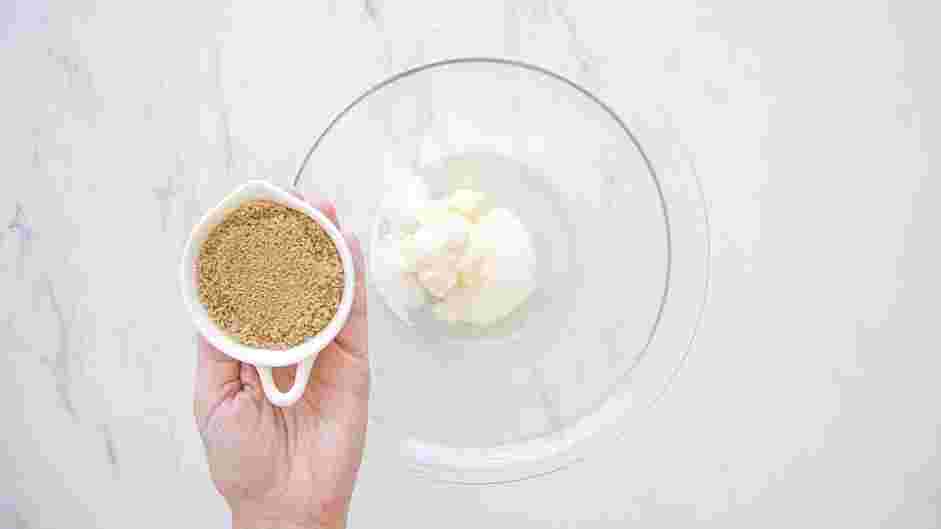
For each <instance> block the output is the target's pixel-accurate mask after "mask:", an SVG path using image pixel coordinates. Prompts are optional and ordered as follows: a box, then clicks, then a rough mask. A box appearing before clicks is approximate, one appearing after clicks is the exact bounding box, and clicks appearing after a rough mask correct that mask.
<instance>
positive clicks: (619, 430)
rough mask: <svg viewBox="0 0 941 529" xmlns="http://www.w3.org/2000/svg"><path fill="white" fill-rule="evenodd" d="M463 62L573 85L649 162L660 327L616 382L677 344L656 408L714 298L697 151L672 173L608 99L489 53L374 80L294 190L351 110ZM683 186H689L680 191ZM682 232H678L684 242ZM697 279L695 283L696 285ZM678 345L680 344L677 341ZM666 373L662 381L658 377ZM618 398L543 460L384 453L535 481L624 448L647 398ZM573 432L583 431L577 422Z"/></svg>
mask: <svg viewBox="0 0 941 529" xmlns="http://www.w3.org/2000/svg"><path fill="white" fill-rule="evenodd" d="M462 64H469V65H490V66H506V67H516V68H519V69H522V70H527V71H530V72H532V73H536V74H541V75H542V76H545V77H546V78H549V79H551V80H555V81H558V82H561V83H563V84H564V85H567V86H569V87H570V88H572V89H574V90H575V91H576V92H577V93H580V94H581V95H582V96H584V97H586V98H587V99H588V101H590V102H593V103H595V104H596V105H597V106H598V107H599V108H601V109H602V110H603V111H604V113H605V114H607V115H608V116H609V117H610V118H611V119H612V120H614V122H615V123H616V124H617V125H618V127H619V128H620V129H621V130H622V131H623V132H624V134H626V136H627V138H628V139H629V140H630V142H631V144H632V145H633V146H634V148H636V149H637V153H638V154H639V155H640V156H641V158H642V160H643V163H644V164H645V166H646V168H647V171H648V173H649V175H650V177H651V178H652V180H653V183H654V185H655V187H656V190H657V194H658V198H659V201H660V207H661V211H662V215H663V219H664V223H665V227H666V233H665V235H666V257H667V262H666V277H665V281H664V286H663V292H662V296H661V300H660V306H659V308H658V311H657V314H656V318H655V322H654V324H653V325H652V327H651V331H650V334H649V336H648V338H647V340H646V343H645V345H644V347H643V348H642V349H641V351H640V352H639V353H637V354H636V355H635V356H634V359H633V361H632V362H631V364H630V365H629V367H628V368H627V370H626V371H625V373H624V376H623V377H620V378H621V379H622V380H621V381H620V382H617V383H616V384H615V385H616V386H620V385H622V384H623V379H629V378H631V373H632V371H633V370H634V369H635V368H636V367H637V366H638V365H639V364H641V361H642V360H643V359H644V357H646V356H648V355H647V352H648V350H649V349H650V348H651V346H652V345H653V342H654V341H658V342H660V341H662V342H665V343H666V342H670V343H671V345H669V346H668V348H669V351H666V352H669V354H668V355H666V356H668V357H670V358H665V359H663V360H660V359H657V360H656V361H655V362H654V364H655V367H652V369H654V370H655V371H656V372H657V375H658V378H657V379H656V380H651V384H646V385H645V390H646V391H648V394H649V391H650V390H653V397H652V398H649V399H648V398H645V399H642V401H643V402H644V403H646V404H647V405H648V406H653V405H654V404H656V403H657V402H659V401H660V400H661V399H662V397H663V395H664V394H665V393H666V392H667V391H668V389H669V388H670V387H671V386H672V384H673V382H674V381H675V380H676V378H677V377H678V375H679V373H680V371H681V370H682V368H683V366H684V365H685V364H686V362H687V359H688V356H689V354H690V352H691V351H692V349H693V346H694V342H695V339H696V337H697V334H698V332H699V330H700V328H701V326H702V321H703V318H704V315H705V309H706V305H707V301H708V298H709V295H710V292H711V280H710V279H711V266H710V263H711V255H712V249H711V246H712V245H711V226H710V221H709V208H708V204H707V202H706V200H705V193H704V190H703V186H702V182H701V179H700V177H699V173H698V171H697V169H696V164H695V161H694V158H693V154H692V152H691V151H689V150H688V149H687V148H686V147H685V146H684V145H683V144H682V143H679V142H678V141H677V142H676V143H675V144H673V143H671V145H672V146H673V147H675V148H678V150H677V151H676V152H675V154H671V155H670V156H671V158H670V159H669V162H668V163H669V164H670V165H669V168H667V167H665V166H663V163H662V162H663V160H661V156H662V155H663V154H664V153H662V152H660V151H659V150H657V149H653V150H651V151H648V150H646V149H645V148H644V146H643V145H641V143H640V142H639V141H638V139H637V137H636V136H635V134H634V132H633V131H632V130H631V128H630V127H628V125H627V123H626V122H625V120H624V119H622V118H621V116H620V115H619V114H618V113H617V111H615V110H614V108H613V107H612V106H610V105H609V104H607V103H606V102H605V101H604V100H602V99H601V98H600V97H599V96H597V95H595V94H594V93H592V92H591V91H590V90H588V89H586V88H584V87H583V86H581V85H579V84H578V83H576V82H575V81H573V80H571V79H569V78H568V77H566V76H564V75H561V74H559V73H556V72H554V71H552V70H549V69H547V68H544V67H542V66H538V65H535V64H531V63H528V62H525V61H521V60H515V59H507V58H501V57H486V56H470V57H458V58H451V59H446V60H439V61H434V62H429V63H425V64H421V65H417V66H414V67H411V68H407V69H405V70H402V71H400V72H399V73H396V74H393V75H391V76H389V77H387V78H385V79H383V80H381V81H379V82H378V83H375V84H374V85H372V86H370V87H369V88H367V89H366V90H365V91H364V92H362V93H361V94H360V95H359V96H357V97H356V98H355V99H353V100H352V101H351V102H350V103H349V104H347V105H346V106H345V107H344V108H343V109H341V110H340V111H339V112H338V113H337V114H336V115H335V116H334V117H333V119H332V120H331V121H330V122H329V123H328V124H327V126H326V127H325V128H323V129H322V130H321V132H320V133H319V134H318V135H317V136H316V139H315V141H314V142H313V144H312V145H311V147H310V148H309V149H308V150H307V152H306V154H305V156H304V158H303V160H302V162H301V164H300V166H299V167H298V170H297V173H296V174H295V177H294V180H293V183H294V185H295V187H296V186H298V185H299V184H300V182H301V178H302V177H303V176H304V173H305V172H306V171H307V170H308V165H309V164H310V162H311V159H312V157H313V154H314V152H315V151H317V150H318V148H319V147H320V145H321V143H322V142H323V140H324V138H326V137H327V136H328V135H329V134H330V132H331V131H332V130H333V129H334V128H335V126H336V125H337V124H338V123H339V122H340V121H341V120H342V119H343V118H344V117H345V116H346V115H347V114H349V113H351V112H352V111H353V110H354V109H355V108H357V107H358V106H359V105H360V103H362V102H363V100H364V99H367V98H368V97H370V96H371V95H373V94H374V93H376V92H378V91H380V90H381V89H383V88H385V87H387V86H389V85H391V84H394V83H396V82H397V81H399V80H402V79H404V78H407V77H410V76H412V75H415V74H418V73H421V72H424V71H426V70H432V69H436V68H441V67H447V66H455V65H462ZM660 111H661V112H662V113H664V115H666V114H665V113H666V111H665V110H664V109H662V108H661V109H660ZM670 140H678V138H675V137H671V138H670ZM654 144H655V146H656V145H659V143H658V142H657V141H654ZM652 154H653V156H652ZM653 158H656V160H657V161H656V162H654V161H653V160H652V159H653ZM674 164H676V165H674ZM661 166H663V167H664V169H665V172H664V173H663V175H661V173H660V172H658V170H657V167H661ZM676 169H679V171H678V172H679V173H683V174H679V175H673V172H674V171H673V170H676ZM664 175H665V176H669V178H670V179H671V181H670V183H669V185H667V186H665V185H664V182H663V181H662V176H664ZM673 178H681V179H686V180H688V181H686V182H682V183H680V185H679V186H678V185H677V183H678V182H673V181H672V179H673ZM678 188H683V189H682V190H679V189H678ZM665 189H666V191H665ZM667 195H669V196H670V197H671V200H668V199H667ZM675 195H677V196H678V195H688V198H689V199H690V200H691V202H690V204H691V205H692V206H691V208H689V210H688V211H687V208H684V207H681V208H679V209H678V210H677V211H674V212H673V213H674V214H676V213H678V215H674V216H676V217H677V218H679V220H680V222H679V224H678V225H676V226H674V224H673V223H672V222H671V208H672V207H673V206H672V202H671V201H672V197H674V196H675ZM689 220H693V221H694V223H693V224H690V225H688V222H687V221H689ZM677 229H678V230H679V232H680V233H678V234H674V231H675V230H677ZM689 234H693V235H692V236H693V237H694V239H696V240H698V242H695V243H692V244H691V242H690V241H692V239H690V240H687V239H688V237H689V236H690V235H689ZM675 235H678V237H677V236H675ZM677 244H679V245H680V249H679V253H680V254H683V255H687V254H689V252H690V251H691V250H692V252H693V254H695V255H697V256H701V257H702V260H699V259H695V258H694V259H686V258H684V262H680V263H676V262H674V258H673V257H674V255H675V254H676V249H675V246H676V245H677ZM686 262H689V263H690V264H689V265H687V264H686ZM691 267H692V268H691ZM687 269H689V270H687ZM690 270H691V271H692V272H693V273H692V275H690V274H689V273H688V272H689V271H690ZM678 271H679V272H680V273H679V275H677V272H678ZM674 276H676V279H679V280H680V281H679V285H675V284H674V283H676V281H673V279H674ZM690 280H692V282H691V281H690ZM690 287H692V288H690ZM674 298H676V299H678V300H680V303H686V302H690V301H691V304H690V305H689V306H688V308H687V309H686V310H682V311H680V312H681V313H682V314H680V315H676V314H675V313H677V311H676V310H673V309H671V310H667V311H666V312H667V314H668V315H667V316H666V317H665V316H664V312H665V307H666V306H667V305H671V306H672V305H673V304H675V303H676V301H671V300H673V299H674ZM670 314H673V315H670ZM678 325H679V328H680V329H681V332H680V333H672V332H671V333H667V334H669V335H670V336H669V337H665V338H663V339H662V340H661V339H659V338H657V337H658V336H660V335H662V334H664V333H662V332H659V331H660V330H661V329H663V328H664V327H666V328H670V329H671V330H672V328H676V327H677V326H678ZM674 334H675V335H674ZM677 340H678V341H679V343H676V342H677ZM662 348H663V346H662V345H659V346H658V349H662ZM661 374H662V375H663V377H659V375H661ZM651 385H652V386H651ZM615 393H616V394H615V397H618V398H613V399H611V400H609V401H608V402H607V403H606V404H605V405H603V406H602V409H601V410H596V411H595V412H594V416H595V418H597V419H599V420H600V422H596V424H595V425H594V426H595V427H594V428H592V430H594V431H592V432H591V434H589V435H587V436H584V435H582V436H577V437H575V438H568V439H567V440H566V442H565V443H563V444H564V445H565V446H562V447H561V449H559V448H560V447H558V446H557V447H554V448H553V449H551V450H549V451H548V452H543V453H542V454H540V455H538V456H537V457H536V458H528V457H517V456H518V455H519V454H512V453H506V452H504V453H498V454H497V457H496V458H494V457H493V456H492V455H489V454H486V455H485V454H483V453H479V454H478V453H474V452H476V450H469V451H466V452H470V453H468V454H462V458H463V456H464V455H468V456H471V457H470V458H469V459H472V460H476V462H477V463H483V464H482V465H480V466H473V465H472V466H467V467H463V466H461V467H453V466H450V465H449V463H448V462H445V461H442V460H440V459H439V458H438V457H437V455H438V454H435V453H434V448H435V447H434V446H423V445H422V444H421V442H420V441H417V440H415V439H404V440H400V442H399V444H398V445H397V446H390V447H385V448H387V449H389V450H390V452H391V453H390V455H393V456H394V455H398V456H400V457H405V458H406V459H410V460H411V465H410V466H411V467H412V470H414V471H416V472H417V473H419V474H422V475H424V476H426V477H428V478H430V479H433V480H437V481H443V482H448V483H456V484H479V485H486V484H497V483H512V482H518V481H523V480H528V479H533V478H537V477H540V476H544V475H547V474H552V473H555V472H558V471H561V470H563V469H565V468H568V467H569V466H571V465H572V464H574V463H576V462H578V461H580V460H582V459H584V458H585V457H586V455H587V454H588V452H589V451H592V449H597V450H600V451H602V452H605V451H608V450H613V449H614V447H616V446H617V445H619V444H620V443H621V442H622V441H623V440H624V439H623V438H622V436H623V434H624V427H625V425H624V420H625V419H626V416H627V415H630V414H632V413H636V412H635V411H633V410H639V409H644V408H646V406H641V407H640V408H638V407H637V406H636V404H640V403H641V401H638V402H637V403H635V405H633V406H632V405H631V403H630V400H631V399H630V398H627V399H626V400H627V401H628V402H616V401H623V400H625V399H623V398H620V397H621V396H623V395H619V394H618V392H615ZM629 408H630V409H631V413H628V410H629ZM592 416H593V415H592V414H591V413H590V414H589V415H588V416H587V417H592ZM373 420H374V419H373V418H372V417H370V421H373ZM569 428H578V427H577V426H576V425H575V424H573V425H571V426H570V427H569ZM602 430H603V431H602ZM484 450H488V451H489V450H490V449H489V448H488V449H484ZM498 452H499V450H498ZM477 456H482V457H477ZM490 463H493V464H495V466H489V465H488V464H490Z"/></svg>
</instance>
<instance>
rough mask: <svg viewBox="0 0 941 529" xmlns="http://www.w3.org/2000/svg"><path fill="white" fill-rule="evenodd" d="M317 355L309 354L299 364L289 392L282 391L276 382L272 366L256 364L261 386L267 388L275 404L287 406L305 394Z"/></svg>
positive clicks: (268, 394)
mask: <svg viewBox="0 0 941 529" xmlns="http://www.w3.org/2000/svg"><path fill="white" fill-rule="evenodd" d="M316 357H317V355H313V356H309V357H307V358H305V359H304V360H301V362H300V363H298V364H297V371H296V373H295V375H294V385H292V386H291V389H290V390H288V392H287V393H282V392H281V390H280V389H278V386H276V385H275V383H274V376H273V375H272V373H271V369H272V368H270V367H265V366H255V369H257V370H258V376H259V377H260V378H261V387H262V388H263V389H264V390H265V395H267V396H268V400H269V401H270V402H271V403H272V404H274V405H275V406H280V407H282V408H283V407H285V406H290V405H291V404H294V403H295V402H297V399H299V398H301V395H303V394H304V389H305V388H307V380H308V379H309V378H310V370H311V368H312V367H314V359H315V358H316Z"/></svg>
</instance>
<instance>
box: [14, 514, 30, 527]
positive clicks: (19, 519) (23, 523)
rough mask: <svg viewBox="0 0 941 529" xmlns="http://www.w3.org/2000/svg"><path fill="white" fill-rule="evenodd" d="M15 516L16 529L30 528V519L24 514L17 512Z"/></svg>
mask: <svg viewBox="0 0 941 529" xmlns="http://www.w3.org/2000/svg"><path fill="white" fill-rule="evenodd" d="M14 516H15V517H16V529H30V527H31V526H30V524H29V521H27V520H26V518H23V515H22V514H20V513H19V512H16V513H15V514H14Z"/></svg>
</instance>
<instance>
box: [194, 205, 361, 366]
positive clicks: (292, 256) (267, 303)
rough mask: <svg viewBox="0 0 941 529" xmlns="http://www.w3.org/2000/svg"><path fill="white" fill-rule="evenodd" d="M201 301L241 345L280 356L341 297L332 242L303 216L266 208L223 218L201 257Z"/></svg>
mask: <svg viewBox="0 0 941 529" xmlns="http://www.w3.org/2000/svg"><path fill="white" fill-rule="evenodd" d="M197 267H198V276H199V299H200V301H201V302H202V303H203V305H205V307H206V309H207V310H208V311H209V317H210V318H211V319H212V321H213V322H215V323H216V325H218V326H219V327H220V328H221V329H223V330H225V331H226V332H228V333H229V335H231V336H232V337H234V338H235V339H237V340H238V341H239V342H240V343H242V344H245V345H250V346H253V347H263V348H268V349H284V348H287V347H292V346H295V345H297V344H299V343H301V342H303V341H304V340H306V339H307V338H310V337H312V336H314V335H316V334H317V333H319V332H320V331H322V330H323V329H324V328H325V327H326V326H327V324H329V323H330V321H331V320H332V319H333V316H334V315H335V314H336V313H337V307H338V306H339V304H340V298H341V296H342V295H343V265H342V263H341V262H340V256H339V254H338V253H337V248H336V246H335V245H334V244H333V241H332V240H331V239H330V236H329V235H327V233H326V232H325V231H324V229H323V228H322V227H320V225H319V224H317V222H316V221H315V220H314V219H312V218H310V217H309V216H307V215H305V214H304V213H302V212H300V211H297V210H295V209H291V208H289V207H287V206H283V205H281V204H277V203H275V202H271V201H267V200H255V201H251V202H246V203H244V204H242V205H241V206H239V207H238V208H237V209H235V210H234V211H232V212H230V213H228V214H227V215H226V216H225V218H224V219H223V220H222V222H221V223H219V224H218V225H217V226H215V227H214V228H212V230H211V231H210V232H209V236H208V238H207V239H206V241H205V242H204V243H203V245H202V247H201V248H200V250H199V262H198V265H197Z"/></svg>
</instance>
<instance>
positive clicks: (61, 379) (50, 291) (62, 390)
mask: <svg viewBox="0 0 941 529" xmlns="http://www.w3.org/2000/svg"><path fill="white" fill-rule="evenodd" d="M44 281H45V285H46V295H47V296H48V298H49V305H50V307H51V309H52V313H53V315H54V316H55V318H56V328H57V330H58V333H59V340H58V347H57V348H56V354H55V357H54V358H52V359H50V358H48V357H43V358H42V360H41V361H42V363H43V365H45V366H46V367H47V368H49V370H50V371H51V372H52V376H53V377H54V378H55V383H56V393H57V394H58V396H59V404H60V405H61V406H62V409H64V410H65V411H66V412H67V413H68V414H69V416H71V417H72V419H74V420H78V413H77V411H76V410H75V405H74V403H73V402H72V372H71V361H72V359H71V331H72V325H71V322H69V321H67V320H66V319H65V312H64V311H63V310H62V305H61V303H60V302H59V298H58V297H57V296H56V291H55V286H54V285H53V284H52V280H51V279H49V278H48V277H45V278H44ZM73 319H74V317H73Z"/></svg>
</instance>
